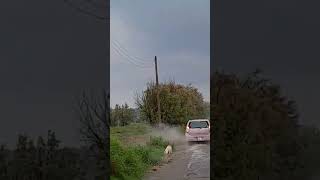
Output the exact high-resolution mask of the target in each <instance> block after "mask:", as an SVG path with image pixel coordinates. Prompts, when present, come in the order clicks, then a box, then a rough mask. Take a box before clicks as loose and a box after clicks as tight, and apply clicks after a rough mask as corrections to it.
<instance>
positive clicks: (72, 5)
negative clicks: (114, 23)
mask: <svg viewBox="0 0 320 180" xmlns="http://www.w3.org/2000/svg"><path fill="white" fill-rule="evenodd" d="M63 1H64V2H65V3H66V4H67V5H68V6H69V7H71V8H73V9H75V10H77V11H79V12H81V13H83V14H86V15H89V16H93V17H95V18H96V19H99V20H110V17H108V15H105V16H101V15H97V14H96V13H95V12H93V11H90V10H86V9H84V8H83V7H80V6H77V5H75V4H74V3H73V2H71V0H63ZM87 1H88V0H87ZM89 1H90V0H89ZM106 11H107V10H106Z"/></svg>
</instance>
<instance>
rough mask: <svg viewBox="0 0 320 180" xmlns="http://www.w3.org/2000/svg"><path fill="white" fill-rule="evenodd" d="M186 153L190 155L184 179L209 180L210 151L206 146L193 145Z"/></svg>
mask: <svg viewBox="0 0 320 180" xmlns="http://www.w3.org/2000/svg"><path fill="white" fill-rule="evenodd" d="M188 151H189V152H190V153H192V154H191V158H190V160H189V163H188V166H187V168H188V169H187V173H186V174H185V176H184V178H185V179H190V178H205V179H210V154H209V153H210V151H209V146H208V145H203V144H195V145H193V146H191V147H190V148H189V149H188Z"/></svg>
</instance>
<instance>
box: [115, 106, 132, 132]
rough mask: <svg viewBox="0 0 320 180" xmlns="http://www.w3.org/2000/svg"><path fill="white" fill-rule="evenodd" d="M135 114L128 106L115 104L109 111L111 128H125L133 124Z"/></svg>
mask: <svg viewBox="0 0 320 180" xmlns="http://www.w3.org/2000/svg"><path fill="white" fill-rule="evenodd" d="M134 120H135V114H134V110H133V109H132V108H129V106H128V104H126V103H125V104H124V105H121V106H120V105H119V104H116V105H115V108H114V109H111V126H125V125H128V124H129V123H132V122H134Z"/></svg>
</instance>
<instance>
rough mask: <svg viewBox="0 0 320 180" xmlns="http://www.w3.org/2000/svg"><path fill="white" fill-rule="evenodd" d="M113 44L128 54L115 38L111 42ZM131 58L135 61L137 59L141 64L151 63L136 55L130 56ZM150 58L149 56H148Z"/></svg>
mask: <svg viewBox="0 0 320 180" xmlns="http://www.w3.org/2000/svg"><path fill="white" fill-rule="evenodd" d="M111 43H113V45H114V46H116V47H117V48H119V50H121V51H122V52H123V53H125V54H127V55H128V56H130V55H129V54H130V53H129V52H128V50H127V49H126V48H124V47H123V46H122V45H121V44H120V43H119V42H118V41H117V40H112V42H111ZM130 57H131V59H134V60H135V61H137V62H138V63H141V64H146V65H151V64H153V63H152V62H151V61H149V60H146V59H142V58H140V57H137V56H130ZM150 59H151V58H150Z"/></svg>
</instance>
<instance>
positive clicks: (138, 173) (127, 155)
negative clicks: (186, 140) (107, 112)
mask: <svg viewBox="0 0 320 180" xmlns="http://www.w3.org/2000/svg"><path fill="white" fill-rule="evenodd" d="M150 131H151V128H150V126H148V125H147V124H141V123H135V124H130V125H128V126H123V127H111V133H110V140H111V142H110V153H111V157H110V159H111V168H112V176H111V180H120V179H125V180H138V179H141V178H142V177H143V175H144V174H145V173H146V171H147V170H148V169H149V168H150V167H152V166H153V165H157V164H159V163H160V162H161V160H162V156H163V151H164V149H165V147H166V146H167V145H168V142H166V141H165V140H164V139H162V138H161V137H150V136H149V134H150Z"/></svg>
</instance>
